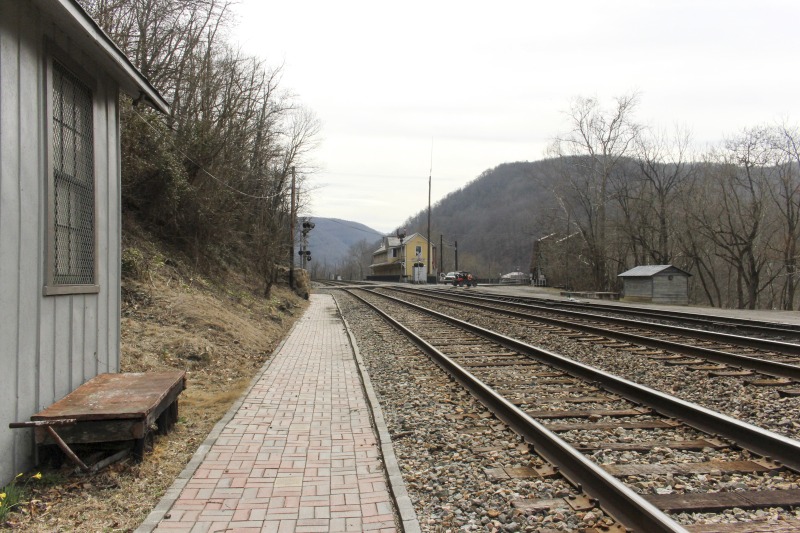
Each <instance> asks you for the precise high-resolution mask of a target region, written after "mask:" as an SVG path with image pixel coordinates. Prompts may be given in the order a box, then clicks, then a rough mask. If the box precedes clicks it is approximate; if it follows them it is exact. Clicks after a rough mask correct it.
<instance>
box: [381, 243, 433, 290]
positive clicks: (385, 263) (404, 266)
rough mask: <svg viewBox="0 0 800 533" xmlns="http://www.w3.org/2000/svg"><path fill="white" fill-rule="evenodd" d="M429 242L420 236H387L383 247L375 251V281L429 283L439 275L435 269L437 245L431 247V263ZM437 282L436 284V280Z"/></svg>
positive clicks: (382, 244)
mask: <svg viewBox="0 0 800 533" xmlns="http://www.w3.org/2000/svg"><path fill="white" fill-rule="evenodd" d="M428 249H429V248H428V239H426V238H425V237H424V236H422V234H420V233H413V234H411V235H408V236H394V235H387V236H385V237H384V238H383V240H382V241H381V245H380V247H379V248H378V249H377V250H375V251H374V252H372V264H371V265H370V266H369V268H370V270H371V272H372V275H370V276H368V278H367V279H370V280H374V281H399V282H408V283H428V282H429V281H430V280H435V279H436V276H437V275H438V272H437V268H436V257H437V255H436V246H434V245H433V244H431V246H430V253H431V260H430V261H429V260H428ZM434 282H435V281H434Z"/></svg>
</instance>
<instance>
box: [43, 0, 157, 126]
mask: <svg viewBox="0 0 800 533" xmlns="http://www.w3.org/2000/svg"><path fill="white" fill-rule="evenodd" d="M32 2H33V3H34V4H35V5H36V6H37V7H38V8H39V9H40V10H41V11H42V12H44V13H47V14H49V15H50V16H51V17H52V19H53V20H54V21H56V23H57V24H58V26H59V28H60V29H61V30H62V31H64V32H65V33H67V34H69V35H70V37H71V38H73V39H74V40H75V41H76V42H79V43H81V44H82V45H84V46H85V47H86V49H87V52H89V53H91V52H92V51H94V52H95V54H94V55H93V59H96V60H97V62H98V63H99V64H100V65H101V66H103V67H104V68H106V69H107V70H108V73H109V75H110V76H111V77H113V78H114V79H115V80H116V81H117V83H118V84H119V87H120V89H121V90H122V91H123V92H124V93H126V94H127V95H129V96H130V97H131V98H133V99H134V101H143V102H145V103H146V104H147V105H149V106H150V107H152V108H153V109H155V110H157V111H160V112H161V113H164V114H165V115H166V114H169V112H170V106H169V104H168V103H167V101H166V100H165V99H164V97H163V96H161V93H159V92H158V90H157V89H156V88H155V87H153V86H152V85H151V84H150V82H149V81H148V80H147V78H145V77H144V75H143V74H142V73H141V72H139V70H138V69H137V68H136V67H135V66H134V65H133V63H131V60H130V59H128V56H126V55H125V53H124V52H122V50H120V49H119V47H118V46H117V45H116V43H114V41H113V40H112V39H111V37H109V36H108V34H106V32H104V31H103V29H102V28H101V27H100V26H98V24H97V22H95V21H94V19H92V17H90V16H89V15H88V13H86V11H85V10H84V9H83V8H82V7H81V6H80V4H78V2H77V1H76V0H32Z"/></svg>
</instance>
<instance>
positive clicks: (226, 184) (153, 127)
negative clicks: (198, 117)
mask: <svg viewBox="0 0 800 533" xmlns="http://www.w3.org/2000/svg"><path fill="white" fill-rule="evenodd" d="M132 109H133V112H134V113H136V116H138V117H139V119H140V120H141V121H142V122H144V123H145V124H146V125H147V126H148V127H149V128H150V129H152V130H153V131H154V132H156V133H157V134H158V135H159V136H160V137H161V139H162V140H163V138H164V137H167V136H166V135H164V134H163V132H161V131H159V130H158V129H157V128H156V127H155V126H153V125H152V124H150V122H148V121H147V119H146V118H145V117H143V116H142V115H141V114H140V113H139V111H137V110H136V108H135V107H133V108H132ZM169 141H170V144H171V145H172V147H173V148H174V149H175V150H176V151H177V152H178V153H179V154H181V155H182V156H183V157H185V158H186V159H187V160H188V161H189V162H191V163H192V164H193V165H195V166H197V168H198V169H199V170H200V171H201V172H203V174H205V175H207V176H208V177H209V178H211V179H213V180H214V181H216V182H217V183H219V184H220V185H222V186H223V187H227V188H228V189H230V190H232V191H233V192H235V193H237V194H241V195H242V196H247V197H248V198H252V199H254V200H272V199H274V198H277V197H279V196H281V194H280V193H275V194H271V195H269V196H257V195H254V194H250V193H246V192H244V191H241V190H239V189H237V188H236V187H233V186H231V185H229V184H228V183H226V182H225V181H224V180H222V179H220V178H218V177H216V176H215V175H214V174H212V173H211V172H209V171H208V170H206V169H205V168H203V166H202V165H201V164H200V163H198V162H197V161H195V160H194V159H192V158H191V157H190V156H189V154H187V153H186V152H184V151H183V150H181V149H180V148H178V146H177V144H175V139H172V138H169Z"/></svg>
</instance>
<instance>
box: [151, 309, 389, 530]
mask: <svg viewBox="0 0 800 533" xmlns="http://www.w3.org/2000/svg"><path fill="white" fill-rule="evenodd" d="M223 423H224V422H223ZM223 423H221V424H220V425H218V428H220V429H219V430H218V432H217V435H212V436H210V438H209V439H208V440H207V441H206V443H207V444H206V445H204V446H205V448H204V447H201V450H199V452H198V454H196V456H195V457H196V460H195V461H194V464H193V465H192V464H190V466H189V467H187V470H193V472H188V473H187V472H186V471H185V474H186V475H182V477H184V479H183V480H181V479H179V480H177V481H176V485H175V486H173V489H170V491H169V492H168V493H167V495H166V496H165V498H164V500H163V501H162V503H161V504H159V507H157V508H156V510H155V511H154V512H153V513H151V516H150V517H148V520H146V521H145V523H144V524H143V525H142V526H141V527H140V528H139V530H137V531H156V532H164V533H166V532H179V531H186V532H192V533H194V532H212V531H228V532H251V531H252V532H256V531H275V532H280V533H283V532H287V533H288V532H324V531H331V532H334V531H381V532H389V531H398V528H397V526H396V524H395V516H394V514H393V500H392V497H391V495H390V492H389V487H387V482H386V475H385V471H384V468H383V463H382V461H381V448H380V446H379V442H378V440H377V437H376V434H375V431H374V430H373V428H372V425H371V418H370V406H369V404H368V403H367V400H366V398H365V394H364V391H363V389H362V385H361V380H360V374H359V370H358V367H357V365H356V362H355V360H354V357H353V352H352V348H351V345H350V342H349V339H348V336H347V332H346V330H345V327H344V325H343V322H342V320H341V317H339V316H338V313H337V309H336V306H335V303H334V302H333V298H332V297H331V296H330V295H325V294H320V295H316V294H315V295H311V302H310V305H309V308H308V310H307V311H306V312H305V314H304V315H303V317H302V318H301V319H300V320H299V321H298V323H297V324H296V325H295V327H294V329H293V330H292V332H291V334H290V335H289V337H288V338H287V340H286V341H285V342H284V344H283V345H282V346H281V347H280V348H279V350H278V351H277V353H275V354H274V355H273V357H272V359H271V360H270V362H269V364H268V366H267V367H266V370H265V371H264V373H263V375H262V376H261V377H260V378H259V379H258V380H257V382H256V383H255V384H254V385H253V387H252V389H251V390H250V391H249V392H248V393H247V394H246V396H245V397H244V398H243V399H242V401H241V403H240V405H239V406H238V409H236V410H235V412H232V413H231V415H230V416H229V420H228V421H227V423H224V425H222V424H223ZM209 441H212V442H209ZM198 456H200V457H198ZM200 459H202V460H200ZM189 474H191V475H189ZM159 509H160V510H159Z"/></svg>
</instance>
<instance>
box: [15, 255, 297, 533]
mask: <svg viewBox="0 0 800 533" xmlns="http://www.w3.org/2000/svg"><path fill="white" fill-rule="evenodd" d="M145 256H146V259H145ZM136 258H137V259H138V260H140V264H138V265H136V266H137V268H136V274H137V278H138V279H137V280H127V281H126V282H125V283H124V286H123V291H122V295H123V304H122V328H121V331H122V341H121V342H122V363H121V364H122V371H123V372H146V371H158V370H174V369H183V370H186V371H187V388H186V390H185V391H184V392H183V394H182V395H181V396H180V401H179V408H180V415H179V422H178V424H177V425H176V427H175V430H174V431H172V432H171V433H170V434H168V435H166V436H157V437H156V438H155V441H154V443H153V447H152V450H151V451H149V452H148V453H147V454H146V455H145V459H144V461H143V462H142V463H140V464H136V463H133V462H132V461H130V460H123V461H122V462H119V463H116V464H114V465H111V466H109V467H107V468H106V469H104V470H102V471H101V472H98V473H96V474H92V475H86V474H82V473H75V472H74V470H73V468H72V467H71V466H69V465H67V466H66V467H65V468H62V469H61V470H59V471H45V472H44V478H43V479H42V481H40V482H37V483H31V484H29V487H33V489H32V490H29V491H27V493H26V495H25V501H26V504H25V505H23V506H22V507H21V511H20V512H14V513H11V514H10V516H9V518H10V520H9V521H8V522H7V523H6V524H4V525H2V526H0V527H5V528H11V529H19V530H24V531H132V530H133V529H135V528H136V527H137V526H138V525H139V524H140V523H141V522H142V520H144V518H145V517H146V516H147V514H148V513H149V512H150V511H151V509H152V508H153V507H154V506H155V505H156V503H157V502H158V500H159V499H160V498H161V496H162V495H163V494H164V492H165V491H166V489H167V488H168V487H169V486H170V484H171V483H172V481H173V480H174V479H175V477H176V476H177V475H178V474H179V473H180V472H181V470H183V468H184V466H185V464H186V463H187V462H188V461H189V459H190V458H191V456H192V455H193V454H194V452H195V450H196V449H197V447H198V446H199V445H200V444H201V443H202V442H203V440H204V439H205V437H206V435H207V434H208V432H209V431H210V430H211V428H212V427H213V426H214V424H215V423H216V421H217V420H219V418H220V417H221V416H222V415H223V414H224V413H225V412H226V411H227V410H228V408H229V407H230V405H231V404H232V403H233V402H234V401H235V400H236V399H237V398H238V397H239V396H240V395H241V393H242V392H243V391H244V390H245V388H246V387H247V385H248V384H249V383H250V380H251V379H252V377H253V376H254V375H256V373H257V372H258V371H259V369H260V368H261V367H262V366H263V365H264V363H265V362H266V361H267V359H268V358H269V356H270V354H271V353H272V352H273V351H274V349H275V348H276V347H277V345H278V343H279V342H280V341H281V340H282V339H283V338H284V336H285V335H286V333H287V332H288V330H289V328H290V327H291V325H292V324H293V323H294V321H295V320H296V319H297V318H298V317H299V316H300V315H301V313H302V311H303V309H304V308H305V305H306V302H305V301H304V300H303V299H302V298H300V297H298V296H297V295H296V294H294V293H293V292H291V291H289V290H288V289H287V288H286V287H285V286H276V287H275V288H273V295H272V296H273V297H272V298H271V299H270V300H265V299H264V298H261V297H260V296H259V294H260V293H259V292H258V290H257V288H256V287H251V286H248V284H247V283H246V281H245V280H242V279H239V278H237V277H236V276H227V277H226V279H225V281H224V283H214V284H212V283H211V282H210V281H208V280H205V279H202V278H201V277H199V276H197V275H196V274H194V273H192V272H191V271H190V270H189V269H187V268H185V267H183V266H182V265H181V264H180V263H177V262H175V261H169V260H165V259H163V256H161V255H160V254H157V253H155V252H153V251H152V250H150V251H149V252H148V253H147V254H141V253H139V255H137V256H136Z"/></svg>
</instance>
